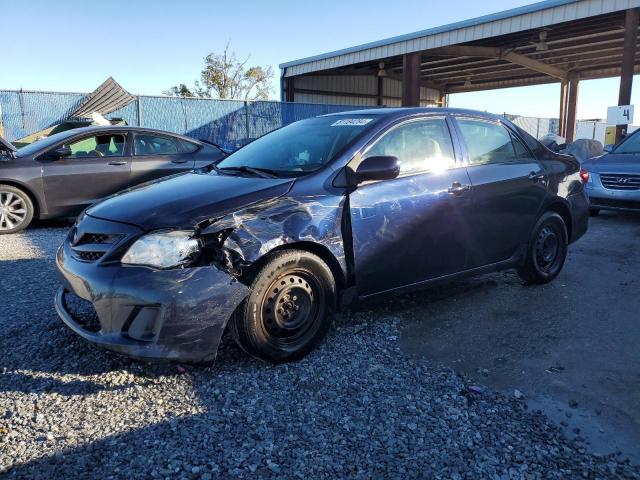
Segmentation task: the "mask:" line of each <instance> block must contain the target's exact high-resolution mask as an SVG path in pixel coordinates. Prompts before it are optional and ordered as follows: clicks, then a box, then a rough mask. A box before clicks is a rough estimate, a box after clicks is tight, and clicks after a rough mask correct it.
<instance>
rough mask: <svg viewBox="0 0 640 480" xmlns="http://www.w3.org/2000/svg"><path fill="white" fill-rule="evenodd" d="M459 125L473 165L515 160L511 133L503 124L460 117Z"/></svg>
mask: <svg viewBox="0 0 640 480" xmlns="http://www.w3.org/2000/svg"><path fill="white" fill-rule="evenodd" d="M458 125H459V126H460V131H461V132H462V137H463V139H464V142H465V143H466V145H467V151H468V153H469V163H471V164H472V165H476V164H484V163H505V162H513V161H514V160H515V153H514V147H513V144H512V142H511V135H510V134H509V132H508V131H507V129H506V128H504V127H503V126H502V125H500V124H497V123H492V122H485V121H483V120H470V119H458Z"/></svg>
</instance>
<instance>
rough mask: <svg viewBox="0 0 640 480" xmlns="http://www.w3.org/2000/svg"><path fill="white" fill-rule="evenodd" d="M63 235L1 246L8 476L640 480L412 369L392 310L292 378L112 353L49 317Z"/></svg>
mask: <svg viewBox="0 0 640 480" xmlns="http://www.w3.org/2000/svg"><path fill="white" fill-rule="evenodd" d="M64 232H65V229H60V228H36V229H31V230H29V231H28V232H27V233H26V234H19V235H12V236H3V237H0V292H1V295H0V299H1V300H2V302H3V303H2V305H3V308H2V310H0V476H6V477H7V478H47V479H48V478H73V476H79V477H86V476H98V475H100V476H101V477H104V478H131V477H144V478H169V477H170V478H228V477H237V478H269V477H273V478H497V479H498V478H499V479H502V478H525V479H528V478H545V479H547V478H625V477H627V478H640V469H639V468H638V467H634V466H631V465H629V463H628V462H624V461H620V460H619V459H616V457H613V456H612V457H598V456H593V455H590V454H588V453H586V452H585V450H584V448H583V445H581V444H580V443H577V442H575V441H570V440H567V439H565V438H564V437H563V436H562V434H561V433H560V431H559V430H558V429H557V428H556V427H554V426H552V425H551V423H550V422H549V421H548V420H547V418H546V417H545V416H543V415H542V414H541V413H539V412H538V413H536V412H531V411H528V410H527V409H526V407H525V404H524V401H523V400H522V399H517V398H515V396H504V395H501V394H498V393H494V392H492V391H490V390H488V389H485V388H482V387H480V386H477V385H470V383H469V382H468V381H467V380H466V379H465V378H462V377H459V376H457V375H456V374H454V373H453V372H452V371H451V370H449V369H447V368H443V367H440V366H438V365H431V364H428V363H424V362H423V363H417V362H415V361H413V360H411V359H409V358H408V357H406V356H405V355H403V354H402V353H401V352H400V351H399V348H398V329H399V319H398V317H396V316H395V314H391V313H388V312H386V313H385V308H384V304H379V305H376V306H374V307H371V308H368V309H366V308H365V309H363V310H361V311H359V312H358V313H355V314H349V315H342V316H340V317H339V318H338V319H337V322H336V328H334V329H333V331H332V332H331V333H330V335H329V338H328V339H327V340H326V342H325V343H324V344H323V345H322V347H321V348H320V349H319V350H317V351H316V352H314V353H313V354H311V355H310V356H309V357H307V358H305V359H304V360H302V361H300V362H297V363H295V364H290V365H281V366H277V367H276V366H271V365H267V364H263V363H260V362H257V361H255V360H252V359H249V358H247V357H246V356H245V355H244V354H242V353H241V352H240V351H239V350H238V349H237V348H235V346H233V344H231V343H230V342H229V341H228V340H227V341H225V343H224V344H223V347H222V348H221V351H220V355H219V358H218V361H217V363H216V365H214V366H212V367H208V368H195V367H191V366H178V365H172V364H163V365H157V364H156V365H149V364H143V363H139V362H133V361H130V360H127V359H124V358H120V357H116V356H112V355H110V354H107V353H106V352H103V351H101V350H99V349H97V348H95V347H94V346H92V345H90V344H88V343H86V342H84V341H83V340H81V339H79V338H77V337H76V336H75V335H74V334H73V333H72V332H70V331H69V330H68V329H66V328H65V327H64V326H63V325H62V324H61V322H60V321H59V320H58V319H57V317H56V315H55V312H54V310H53V307H52V298H53V293H54V290H55V287H56V284H57V280H56V277H55V269H54V262H53V256H54V252H55V249H56V247H57V246H58V244H59V243H60V242H61V241H62V238H63V235H64ZM470 387H471V388H470Z"/></svg>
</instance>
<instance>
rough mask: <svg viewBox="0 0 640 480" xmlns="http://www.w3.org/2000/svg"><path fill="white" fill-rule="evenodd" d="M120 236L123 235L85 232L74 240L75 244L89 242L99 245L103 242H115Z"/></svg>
mask: <svg viewBox="0 0 640 480" xmlns="http://www.w3.org/2000/svg"><path fill="white" fill-rule="evenodd" d="M122 237H123V235H109V234H106V233H85V234H84V235H82V237H81V238H80V240H78V241H77V242H76V245H87V244H91V243H97V244H99V245H100V244H105V243H107V244H112V243H116V242H117V241H118V240H120V239H121V238H122Z"/></svg>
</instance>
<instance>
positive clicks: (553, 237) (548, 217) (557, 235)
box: [518, 212, 569, 284]
mask: <svg viewBox="0 0 640 480" xmlns="http://www.w3.org/2000/svg"><path fill="white" fill-rule="evenodd" d="M568 243H569V242H568V236H567V227H566V225H565V223H564V220H562V217H561V216H560V215H558V214H557V213H555V212H546V213H545V214H544V215H542V216H541V217H540V219H539V220H538V222H537V223H536V226H535V227H534V229H533V232H532V234H531V239H530V240H529V244H528V246H527V254H526V258H525V262H524V264H523V265H522V266H521V267H520V268H519V269H518V274H519V275H520V277H521V278H522V279H523V280H524V281H525V282H527V283H533V284H542V283H548V282H550V281H551V280H553V279H554V278H556V277H557V276H558V274H559V273H560V270H562V266H563V265H564V261H565V259H566V257H567V245H568Z"/></svg>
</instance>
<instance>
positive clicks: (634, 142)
mask: <svg viewBox="0 0 640 480" xmlns="http://www.w3.org/2000/svg"><path fill="white" fill-rule="evenodd" d="M614 153H640V133H638V134H634V135H631V136H629V137H627V138H626V139H625V140H624V141H623V142H622V143H621V144H620V145H618V146H617V147H616V148H615V149H614Z"/></svg>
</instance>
